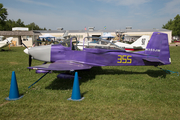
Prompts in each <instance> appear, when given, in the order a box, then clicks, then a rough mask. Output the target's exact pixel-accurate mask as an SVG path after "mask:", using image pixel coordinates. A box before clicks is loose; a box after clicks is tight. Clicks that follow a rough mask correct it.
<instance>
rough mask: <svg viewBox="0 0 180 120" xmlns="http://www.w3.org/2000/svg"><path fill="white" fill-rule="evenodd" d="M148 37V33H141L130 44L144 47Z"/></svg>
mask: <svg viewBox="0 0 180 120" xmlns="http://www.w3.org/2000/svg"><path fill="white" fill-rule="evenodd" d="M149 39H150V37H149V36H148V35H143V36H141V37H140V38H139V39H137V40H136V41H135V42H133V43H132V44H131V45H132V46H134V47H142V48H143V49H145V48H146V46H147V44H148V41H149Z"/></svg>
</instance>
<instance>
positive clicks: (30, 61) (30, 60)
mask: <svg viewBox="0 0 180 120" xmlns="http://www.w3.org/2000/svg"><path fill="white" fill-rule="evenodd" d="M31 58H32V56H31V55H29V67H31V63H32V59H31Z"/></svg>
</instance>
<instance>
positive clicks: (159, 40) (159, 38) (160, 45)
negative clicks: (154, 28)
mask: <svg viewBox="0 0 180 120" xmlns="http://www.w3.org/2000/svg"><path fill="white" fill-rule="evenodd" d="M145 54H147V55H149V56H154V57H157V58H158V59H159V60H161V61H163V63H164V64H170V63H171V60H170V52H169V43H168V35H167V34H165V33H160V32H154V33H153V34H152V36H151V39H150V41H149V43H148V45H147V47H146V49H145Z"/></svg>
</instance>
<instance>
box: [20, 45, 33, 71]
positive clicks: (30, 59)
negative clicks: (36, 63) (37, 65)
mask: <svg viewBox="0 0 180 120" xmlns="http://www.w3.org/2000/svg"><path fill="white" fill-rule="evenodd" d="M22 44H23V45H24V47H26V49H27V50H28V49H29V48H28V47H27V46H26V45H25V44H24V43H22ZM31 63H32V56H31V55H29V67H31ZM29 71H30V69H29Z"/></svg>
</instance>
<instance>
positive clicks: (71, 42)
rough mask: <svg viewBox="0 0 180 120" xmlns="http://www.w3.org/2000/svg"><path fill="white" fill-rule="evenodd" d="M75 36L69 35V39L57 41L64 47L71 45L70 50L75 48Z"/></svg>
mask: <svg viewBox="0 0 180 120" xmlns="http://www.w3.org/2000/svg"><path fill="white" fill-rule="evenodd" d="M77 42H78V41H77V37H75V36H74V37H71V38H69V39H65V40H63V41H60V42H59V43H60V44H61V45H63V46H64V47H71V48H72V50H77V47H76V46H77Z"/></svg>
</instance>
